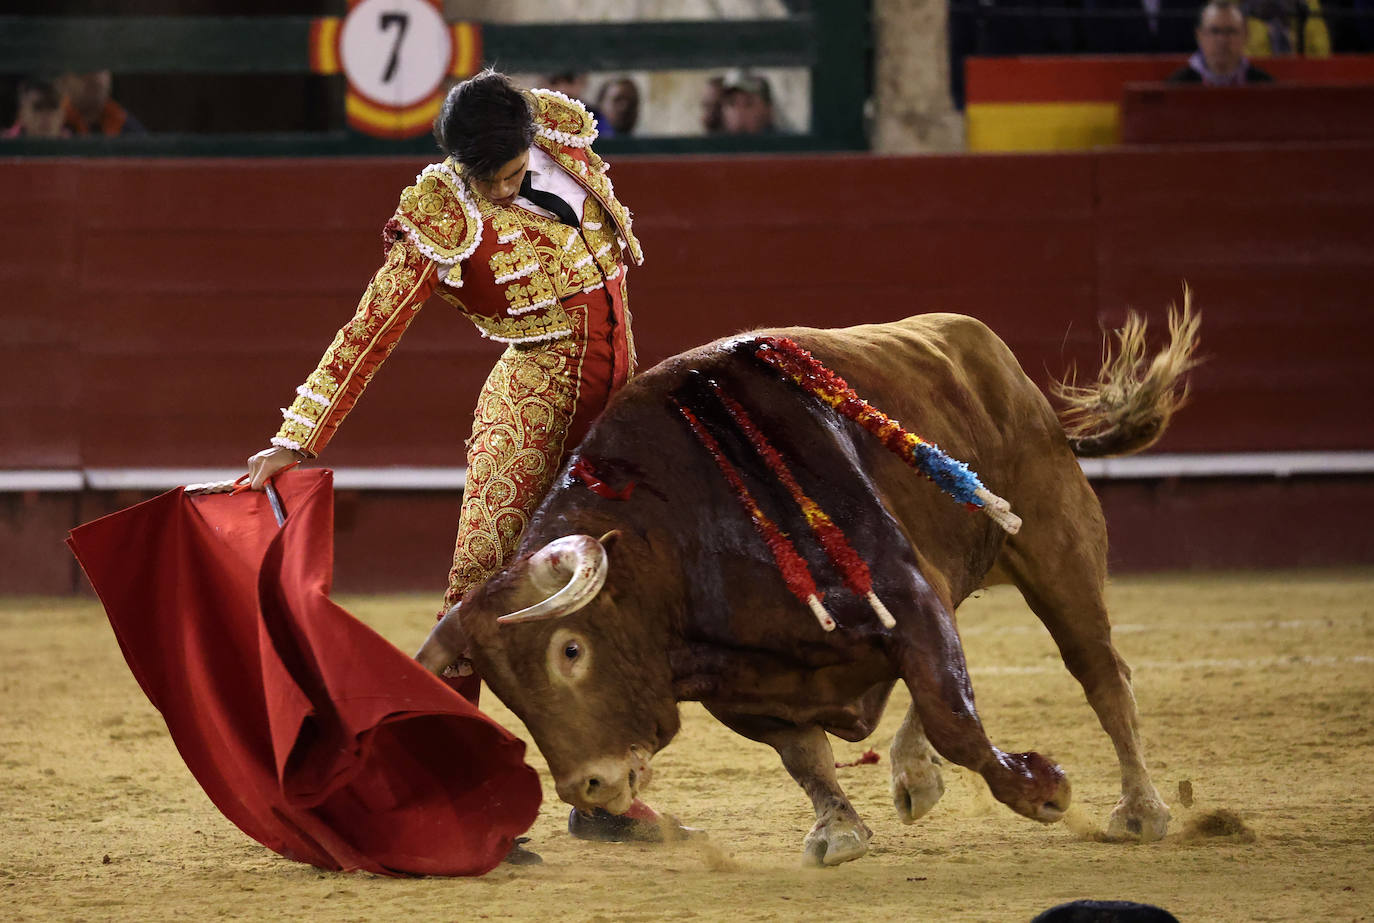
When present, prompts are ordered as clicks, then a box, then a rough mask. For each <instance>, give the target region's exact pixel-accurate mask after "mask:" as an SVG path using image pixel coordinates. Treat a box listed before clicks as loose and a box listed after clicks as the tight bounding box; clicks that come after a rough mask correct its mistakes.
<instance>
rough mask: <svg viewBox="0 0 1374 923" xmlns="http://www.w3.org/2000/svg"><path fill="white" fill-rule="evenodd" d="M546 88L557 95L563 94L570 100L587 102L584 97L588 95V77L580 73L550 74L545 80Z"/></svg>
mask: <svg viewBox="0 0 1374 923" xmlns="http://www.w3.org/2000/svg"><path fill="white" fill-rule="evenodd" d="M544 86H545V87H546V88H548V89H550V90H553V91H554V92H555V93H562V94H563V95H564V96H566V97H568V99H575V100H577V101H578V102H580V103H583V102H586V100H584V99H583V98H582V97H583V96H585V95H586V93H587V75H586V74H583V73H581V72H579V71H562V72H560V73H557V74H549V75H548V76H547V77H545V78H544Z"/></svg>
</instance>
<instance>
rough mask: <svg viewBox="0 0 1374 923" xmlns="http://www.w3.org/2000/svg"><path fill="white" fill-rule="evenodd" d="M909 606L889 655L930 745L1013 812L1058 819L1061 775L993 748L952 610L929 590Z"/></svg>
mask: <svg viewBox="0 0 1374 923" xmlns="http://www.w3.org/2000/svg"><path fill="white" fill-rule="evenodd" d="M914 608H915V609H916V610H917V611H916V612H914V613H913V614H912V617H909V618H906V619H902V618H900V617H899V619H898V626H899V627H898V632H899V634H898V636H897V637H896V638H894V643H893V645H892V646H891V647H890V648H889V656H890V657H891V658H892V660H893V662H894V665H895V666H896V668H897V671H898V672H899V673H900V674H901V676H902V679H903V680H905V682H906V684H907V688H908V689H909V690H910V691H911V701H912V706H913V708H914V709H915V710H916V712H917V714H918V715H919V720H920V726H921V728H922V729H923V730H924V731H925V736H926V737H927V739H929V741H930V743H931V745H933V746H934V748H935V750H936V751H937V752H939V754H940V755H941V756H943V757H944V758H945V759H948V760H950V761H952V762H955V763H958V764H959V765H960V766H964V767H966V768H968V769H971V770H973V771H974V772H977V773H978V774H980V775H981V776H982V777H983V779H984V780H985V781H986V782H987V783H988V788H989V789H990V790H991V791H992V794H993V797H995V798H996V799H997V800H998V801H1000V802H1002V803H1003V804H1005V805H1006V806H1007V807H1009V808H1011V809H1012V810H1013V811H1015V812H1017V813H1018V814H1022V815H1025V816H1026V817H1030V818H1033V819H1035V820H1039V821H1043V822H1045V823H1052V822H1054V821H1057V820H1059V818H1061V817H1063V816H1064V811H1065V810H1067V809H1068V806H1069V800H1070V789H1069V782H1068V779H1066V778H1065V777H1064V773H1063V771H1062V770H1061V769H1060V768H1059V767H1058V766H1056V765H1054V764H1053V763H1051V762H1049V760H1046V759H1045V758H1044V757H1042V756H1041V755H1040V754H1038V753H1004V752H1002V751H1001V750H999V749H997V748H996V747H994V746H993V745H992V743H991V742H990V741H989V740H988V737H987V734H986V733H984V731H983V725H982V722H980V721H979V720H978V712H977V710H976V709H975V708H974V705H973V687H972V685H971V684H970V683H969V678H968V667H967V665H966V664H965V662H964V650H963V646H962V645H961V644H960V642H959V634H958V632H957V631H956V630H955V628H954V619H953V616H952V615H951V614H950V610H949V608H948V607H947V606H945V605H944V604H943V603H942V602H941V601H940V600H939V599H938V598H937V597H936V595H935V594H934V593H933V592H931V591H930V590H929V589H925V590H924V591H923V592H921V593H920V594H919V595H918V596H917V599H916V606H915V607H914ZM913 730H914V729H913ZM899 810H900V805H899Z"/></svg>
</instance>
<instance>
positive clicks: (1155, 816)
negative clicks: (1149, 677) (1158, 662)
mask: <svg viewBox="0 0 1374 923" xmlns="http://www.w3.org/2000/svg"><path fill="white" fill-rule="evenodd" d="M1074 473H1075V474H1076V472H1074ZM1061 483H1063V484H1064V488H1065V489H1063V490H1061V491H1059V492H1058V493H1059V495H1058V496H1057V497H1056V496H1055V492H1054V491H1051V490H1043V491H1031V492H1030V494H1032V495H1034V496H1036V497H1038V498H1039V501H1047V502H1036V503H1035V506H1036V509H1034V510H1023V511H1022V512H1021V515H1022V517H1023V518H1024V519H1025V521H1026V527H1025V528H1024V529H1023V530H1022V531H1021V534H1020V535H1018V536H1017V537H1016V538H1015V539H1013V540H1012V541H1011V542H1009V543H1008V544H1007V546H1006V547H1005V549H1004V550H1003V553H1002V557H1001V558H1000V559H999V562H998V563H999V565H1000V566H1001V567H1002V568H1004V569H1005V570H1006V571H1007V573H1008V574H1009V575H1010V577H1011V578H1012V580H1013V581H1014V582H1015V583H1016V586H1017V587H1018V588H1019V589H1020V590H1021V595H1022V596H1024V597H1025V600H1026V603H1027V605H1029V606H1030V607H1031V609H1032V611H1034V612H1035V614H1036V615H1037V616H1039V617H1040V620H1041V621H1042V622H1044V623H1045V627H1046V628H1048V629H1049V632H1050V635H1051V637H1053V638H1054V641H1055V644H1057V645H1058V646H1059V653H1060V655H1061V656H1062V657H1063V659H1064V664H1065V666H1067V667H1068V668H1069V672H1070V673H1072V674H1073V675H1074V677H1075V678H1076V679H1077V680H1078V681H1079V683H1081V684H1082V686H1083V692H1084V694H1085V695H1086V696H1087V699H1088V703H1089V704H1090V705H1091V706H1092V708H1093V711H1095V712H1096V713H1097V718H1098V721H1100V722H1101V723H1102V728H1103V730H1105V731H1106V732H1107V735H1108V736H1109V737H1111V739H1112V744H1113V745H1114V746H1115V747H1116V756H1117V760H1118V761H1119V762H1120V764H1121V801H1120V802H1119V803H1118V804H1117V806H1116V808H1115V809H1114V810H1113V811H1112V814H1111V818H1110V820H1109V822H1108V826H1107V834H1108V836H1112V837H1121V838H1127V837H1132V838H1139V839H1140V840H1142V841H1145V842H1149V841H1151V840H1157V839H1159V838H1160V837H1162V836H1164V834H1165V831H1166V830H1167V829H1168V826H1169V808H1168V807H1167V806H1166V805H1165V804H1164V800H1163V799H1162V798H1160V796H1159V792H1158V791H1156V790H1155V787H1154V784H1153V783H1152V782H1151V781H1150V773H1149V770H1148V769H1146V767H1145V757H1144V753H1143V750H1142V748H1141V745H1140V732H1139V730H1138V724H1139V716H1138V714H1137V712H1136V703H1135V694H1134V693H1133V692H1132V691H1131V669H1130V667H1128V666H1127V665H1126V662H1125V661H1124V660H1122V659H1121V656H1120V655H1119V654H1118V653H1117V651H1116V648H1115V647H1114V646H1113V645H1112V629H1111V624H1110V623H1109V621H1108V618H1107V605H1106V602H1105V601H1104V599H1103V588H1104V586H1105V584H1106V572H1107V560H1106V558H1107V554H1106V548H1107V531H1106V524H1105V522H1104V521H1103V519H1102V512H1101V507H1100V506H1099V504H1098V502H1097V498H1096V496H1095V495H1094V494H1093V493H1092V488H1091V487H1089V486H1088V484H1087V481H1086V480H1084V479H1083V478H1082V477H1081V475H1080V476H1078V477H1077V479H1076V480H1070V479H1068V478H1065V479H1064V481H1063V482H1061Z"/></svg>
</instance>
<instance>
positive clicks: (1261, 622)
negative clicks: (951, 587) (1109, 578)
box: [959, 616, 1363, 637]
mask: <svg viewBox="0 0 1374 923" xmlns="http://www.w3.org/2000/svg"><path fill="white" fill-rule="evenodd" d="M970 618H971V619H976V618H977V616H970ZM1361 618H1363V616H1361ZM1337 624H1341V623H1340V622H1339V621H1338V620H1334V619H1331V618H1320V619H1252V620H1247V621H1236V622H1207V624H1206V626H1205V627H1206V630H1207V631H1209V632H1217V631H1271V630H1278V629H1303V628H1308V629H1311V628H1315V629H1319V630H1326V629H1330V628H1334V627H1335V626H1336V625H1337ZM1197 630H1198V624H1197V623H1196V622H1188V623H1186V624H1170V625H1139V624H1135V623H1133V622H1124V623H1121V624H1114V625H1112V634H1114V635H1136V634H1144V633H1146V632H1163V633H1185V632H1186V633H1189V634H1193V633H1196V632H1197ZM959 634H960V635H961V636H964V637H973V636H974V635H997V636H998V637H1001V636H1002V635H1022V634H1034V635H1046V636H1048V634H1049V632H1048V631H1047V630H1046V628H1045V626H1043V625H1041V624H1040V623H1039V622H1034V621H1032V622H1028V623H1027V624H1025V625H968V626H964V625H960V626H959Z"/></svg>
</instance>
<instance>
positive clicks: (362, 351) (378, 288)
mask: <svg viewBox="0 0 1374 923" xmlns="http://www.w3.org/2000/svg"><path fill="white" fill-rule="evenodd" d="M431 272H433V264H432V263H430V262H429V261H428V260H427V259H425V258H424V257H422V256H419V255H418V254H416V253H415V252H414V251H413V250H412V249H411V244H410V243H409V242H408V241H407V240H398V241H397V242H396V243H395V244H393V245H392V247H391V250H390V251H388V253H387V259H386V263H385V264H384V265H383V266H382V268H381V269H379V270H377V273H376V275H374V276H373V277H372V281H371V282H370V283H369V284H368V286H367V289H366V290H365V291H364V292H363V296H362V298H361V299H360V300H359V302H358V309H357V311H356V312H355V313H354V315H353V318H352V319H351V320H350V321H349V322H348V323H346V324H344V326H343V327H341V328H340V329H339V332H338V333H337V334H336V335H335V336H334V340H333V342H331V343H330V344H329V348H328V349H326V350H325V352H324V356H323V357H322V358H321V359H320V363H319V365H318V366H317V367H316V368H315V371H313V372H311V373H310V375H309V377H308V378H306V380H305V384H304V385H302V386H301V388H300V389H299V390H298V391H297V397H296V399H295V400H294V401H293V402H292V403H291V406H290V407H289V408H287V410H288V413H287V415H286V418H285V420H284V422H283V424H282V428H281V429H280V430H279V431H278V432H277V438H278V439H279V440H283V441H287V442H290V443H293V444H297V445H299V446H300V448H301V450H302V451H305V452H310V453H313V452H315V451H317V449H318V447H320V446H322V444H323V441H325V440H323V439H322V438H321V437H322V435H323V430H324V428H325V425H326V424H327V423H331V422H332V423H333V424H334V425H337V424H338V422H339V420H341V419H342V418H343V417H344V416H345V415H346V414H347V413H348V411H349V410H351V409H352V403H351V400H349V401H345V400H344V397H345V390H346V387H347V385H348V384H349V382H350V381H352V380H354V379H355V378H356V377H358V376H361V378H362V382H363V385H364V386H365V385H366V383H367V381H368V380H369V379H370V378H371V377H372V374H373V372H375V371H376V369H377V366H378V365H380V364H381V362H382V360H383V359H384V358H385V357H386V356H387V355H388V354H389V353H390V352H391V350H392V349H394V348H395V345H396V342H397V341H398V340H399V338H400V334H401V331H403V330H404V329H405V326H406V325H407V324H409V322H410V319H411V317H413V316H414V313H415V310H417V309H418V308H419V307H420V304H419V303H417V295H418V293H419V291H420V289H421V288H422V284H421V283H422V282H423V281H424V278H425V277H426V276H427V275H429V274H430V273H431ZM398 322H399V323H400V327H399V328H396V324H397V323H398ZM388 338H389V342H388V341H387V340H388ZM364 365H366V366H367V367H366V368H363V366H364ZM358 391H359V392H361V388H359V389H358ZM302 392H304V393H302ZM356 397H357V395H356V394H354V395H353V396H352V399H356ZM302 419H303V420H306V421H308V422H305V423H303V422H301V420H302Z"/></svg>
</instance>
